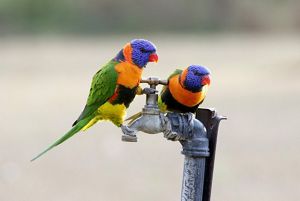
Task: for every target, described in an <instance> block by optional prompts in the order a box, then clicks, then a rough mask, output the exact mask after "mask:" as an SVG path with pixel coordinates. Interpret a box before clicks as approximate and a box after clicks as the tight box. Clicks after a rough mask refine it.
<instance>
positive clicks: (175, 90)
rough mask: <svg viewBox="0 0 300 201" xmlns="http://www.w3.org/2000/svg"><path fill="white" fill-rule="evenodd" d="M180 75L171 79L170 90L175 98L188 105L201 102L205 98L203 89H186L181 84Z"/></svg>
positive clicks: (191, 105)
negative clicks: (194, 90)
mask: <svg viewBox="0 0 300 201" xmlns="http://www.w3.org/2000/svg"><path fill="white" fill-rule="evenodd" d="M178 77H179V75H176V76H174V77H172V78H171V79H170V80H169V90H170V92H171V94H172V96H173V97H174V98H175V100H176V101H178V102H179V103H181V104H183V105H185V106H188V107H193V106H195V105H197V104H199V103H200V102H201V101H202V100H203V99H204V98H205V94H204V93H202V92H201V91H200V92H195V93H193V92H190V91H188V90H186V89H184V88H183V87H182V86H181V85H180V83H179V79H178Z"/></svg>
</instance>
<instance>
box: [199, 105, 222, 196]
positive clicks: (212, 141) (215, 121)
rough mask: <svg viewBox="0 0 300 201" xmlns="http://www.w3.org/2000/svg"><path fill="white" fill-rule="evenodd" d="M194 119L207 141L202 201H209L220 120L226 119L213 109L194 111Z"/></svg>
mask: <svg viewBox="0 0 300 201" xmlns="http://www.w3.org/2000/svg"><path fill="white" fill-rule="evenodd" d="M196 119H198V120H199V121H201V122H202V123H203V124H204V126H205V128H206V131H207V138H208V140H209V152H210V156H209V157H208V158H207V159H206V164H205V176H204V188H203V196H202V201H210V198H211V190H212V181H213V172H214V164H215V155H216V147H217V138H218V130H219V124H220V121H221V120H223V119H227V118H226V117H223V116H219V115H218V114H217V112H216V111H215V110H214V109H207V108H199V109H198V110H197V111H196Z"/></svg>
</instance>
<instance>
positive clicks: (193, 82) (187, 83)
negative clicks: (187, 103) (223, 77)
mask: <svg viewBox="0 0 300 201" xmlns="http://www.w3.org/2000/svg"><path fill="white" fill-rule="evenodd" d="M209 74H210V72H209V70H208V69H207V68H205V67H203V66H199V65H190V66H189V67H188V68H186V69H184V70H183V72H182V73H181V75H180V83H181V85H182V86H183V87H184V88H185V89H187V90H189V91H192V92H199V91H201V89H202V87H203V86H204V85H209V84H210V77H209Z"/></svg>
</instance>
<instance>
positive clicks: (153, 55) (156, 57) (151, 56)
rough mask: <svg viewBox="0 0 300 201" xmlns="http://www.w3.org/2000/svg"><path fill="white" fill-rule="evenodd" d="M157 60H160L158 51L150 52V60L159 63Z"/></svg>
mask: <svg viewBox="0 0 300 201" xmlns="http://www.w3.org/2000/svg"><path fill="white" fill-rule="evenodd" d="M157 61H158V56H157V54H156V53H152V54H150V56H149V62H155V63H157Z"/></svg>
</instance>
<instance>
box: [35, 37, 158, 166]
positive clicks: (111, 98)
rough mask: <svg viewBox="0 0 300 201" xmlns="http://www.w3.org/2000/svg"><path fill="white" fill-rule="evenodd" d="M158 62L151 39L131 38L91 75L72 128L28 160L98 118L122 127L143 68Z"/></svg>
mask: <svg viewBox="0 0 300 201" xmlns="http://www.w3.org/2000/svg"><path fill="white" fill-rule="evenodd" d="M157 61H158V55H157V54H156V46H155V45H154V44H153V43H152V42H150V41H148V40H145V39H134V40H132V41H131V42H129V43H127V44H125V46H124V47H123V48H122V49H121V50H120V51H119V52H118V54H117V55H116V56H115V57H114V58H113V59H111V60H110V61H109V62H108V63H107V64H105V65H104V66H102V68H101V69H100V70H99V71H98V72H97V73H96V74H95V75H94V76H93V79H92V83H91V87H90V92H89V96H88V98H87V102H86V105H85V107H84V109H83V111H82V112H81V114H80V116H79V117H78V119H77V120H76V121H75V122H74V123H73V125H72V128H71V129H70V130H69V131H68V132H67V133H65V135H63V136H62V137H61V138H59V139H58V140H57V141H55V142H54V143H53V144H52V145H51V146H49V147H48V148H47V149H46V150H44V151H43V152H41V153H40V154H38V155H37V156H36V157H34V158H33V159H32V160H31V161H34V160H36V159H37V158H39V157H40V156H42V155H43V154H45V153H46V152H48V151H49V150H51V149H52V148H54V147H55V146H57V145H59V144H61V143H63V142H64V141H66V140H67V139H69V138H70V137H72V136H73V135H75V134H76V133H78V132H79V131H86V130H87V129H88V128H90V127H91V126H93V125H94V124H95V123H97V122H98V121H101V120H109V121H111V122H112V123H113V124H114V125H116V126H117V127H121V126H122V123H123V121H124V118H125V116H126V109H127V108H128V107H129V105H130V103H131V102H132V101H133V99H134V97H135V95H137V94H143V89H142V88H141V87H140V86H139V84H140V80H141V79H142V72H143V68H145V67H146V65H147V63H148V62H157Z"/></svg>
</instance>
